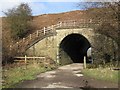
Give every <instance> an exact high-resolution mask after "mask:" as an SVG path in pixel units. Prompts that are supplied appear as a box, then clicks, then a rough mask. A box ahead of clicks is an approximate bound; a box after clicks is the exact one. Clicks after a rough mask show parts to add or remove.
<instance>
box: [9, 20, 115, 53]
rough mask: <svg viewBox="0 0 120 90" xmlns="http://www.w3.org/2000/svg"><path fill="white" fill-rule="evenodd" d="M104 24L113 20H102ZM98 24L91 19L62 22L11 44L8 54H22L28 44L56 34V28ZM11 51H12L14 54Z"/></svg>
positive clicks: (98, 21)
mask: <svg viewBox="0 0 120 90" xmlns="http://www.w3.org/2000/svg"><path fill="white" fill-rule="evenodd" d="M102 22H103V21H102ZM104 22H109V23H112V22H113V20H112V21H110V20H109V21H108V20H104ZM100 24H101V21H100V20H97V21H96V20H92V19H87V20H84V19H81V20H77V21H75V20H66V21H62V22H59V23H57V24H55V25H51V26H48V27H44V28H43V29H41V30H37V31H35V32H34V33H32V34H30V35H28V36H27V37H25V38H23V39H21V40H19V41H18V42H16V43H13V44H11V45H10V46H9V49H10V54H12V55H15V54H16V55H17V54H20V53H23V52H24V51H25V50H26V49H27V48H28V46H30V44H31V43H33V42H35V41H36V40H39V39H40V38H43V37H47V36H48V35H54V34H56V29H57V28H74V27H90V26H92V27H93V26H97V25H100ZM12 51H14V54H13V52H12Z"/></svg>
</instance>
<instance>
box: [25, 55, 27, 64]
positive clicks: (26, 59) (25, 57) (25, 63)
mask: <svg viewBox="0 0 120 90" xmlns="http://www.w3.org/2000/svg"><path fill="white" fill-rule="evenodd" d="M26 63H27V57H26V55H25V64H26Z"/></svg>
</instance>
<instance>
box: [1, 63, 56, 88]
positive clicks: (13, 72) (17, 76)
mask: <svg viewBox="0 0 120 90" xmlns="http://www.w3.org/2000/svg"><path fill="white" fill-rule="evenodd" d="M52 69H55V67H54V66H50V65H49V66H48V67H45V66H44V65H41V64H29V65H27V68H26V66H25V65H23V66H20V67H14V68H10V69H3V73H2V79H3V81H4V82H3V83H2V88H14V87H15V85H16V84H17V83H19V82H21V81H24V80H33V79H35V78H36V77H35V76H36V75H37V74H39V73H42V72H46V71H49V70H52Z"/></svg>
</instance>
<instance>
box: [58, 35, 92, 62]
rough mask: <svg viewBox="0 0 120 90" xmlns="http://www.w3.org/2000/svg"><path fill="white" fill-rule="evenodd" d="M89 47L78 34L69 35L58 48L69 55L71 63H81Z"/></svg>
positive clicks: (87, 42)
mask: <svg viewBox="0 0 120 90" xmlns="http://www.w3.org/2000/svg"><path fill="white" fill-rule="evenodd" d="M89 47H91V45H90V43H89V41H88V40H87V39H86V38H85V37H84V36H82V35H80V34H70V35H68V36H66V37H65V38H64V39H63V40H62V42H61V43H60V48H61V49H62V50H63V51H64V52H66V53H67V55H69V57H70V58H71V59H72V61H73V63H83V59H84V56H86V55H87V50H88V48H89Z"/></svg>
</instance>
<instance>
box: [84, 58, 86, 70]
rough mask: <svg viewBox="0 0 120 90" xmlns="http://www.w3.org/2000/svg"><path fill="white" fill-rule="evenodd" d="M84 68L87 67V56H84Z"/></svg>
mask: <svg viewBox="0 0 120 90" xmlns="http://www.w3.org/2000/svg"><path fill="white" fill-rule="evenodd" d="M84 69H86V57H85V56H84Z"/></svg>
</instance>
